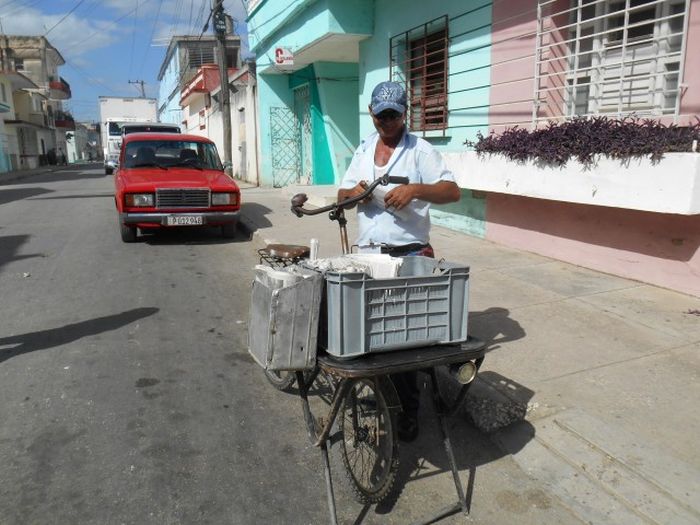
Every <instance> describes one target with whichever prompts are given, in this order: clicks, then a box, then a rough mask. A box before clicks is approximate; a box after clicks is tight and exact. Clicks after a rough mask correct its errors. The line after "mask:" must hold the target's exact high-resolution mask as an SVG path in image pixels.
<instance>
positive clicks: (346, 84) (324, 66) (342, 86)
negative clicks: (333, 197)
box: [314, 62, 360, 184]
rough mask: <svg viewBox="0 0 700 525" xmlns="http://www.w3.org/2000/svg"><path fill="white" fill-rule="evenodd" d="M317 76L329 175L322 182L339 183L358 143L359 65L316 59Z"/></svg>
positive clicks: (321, 124) (321, 122)
mask: <svg viewBox="0 0 700 525" xmlns="http://www.w3.org/2000/svg"><path fill="white" fill-rule="evenodd" d="M314 68H315V71H316V75H317V77H318V80H317V83H318V95H319V102H320V108H321V109H322V110H323V111H322V112H321V113H320V114H319V117H320V122H319V124H320V125H319V128H321V126H322V129H323V136H322V137H321V138H320V140H323V141H324V142H325V143H326V144H327V147H328V151H329V156H330V163H331V165H332V167H333V173H332V174H331V177H328V178H326V179H324V184H338V183H340V180H341V179H342V178H343V175H344V174H345V170H346V169H347V167H348V166H349V165H350V161H351V160H352V155H353V153H354V152H355V148H357V145H358V144H359V142H360V123H359V120H358V118H357V108H356V107H355V101H356V100H357V97H358V71H359V68H358V65H357V64H347V63H345V64H343V63H333V62H317V63H316V64H315V65H314Z"/></svg>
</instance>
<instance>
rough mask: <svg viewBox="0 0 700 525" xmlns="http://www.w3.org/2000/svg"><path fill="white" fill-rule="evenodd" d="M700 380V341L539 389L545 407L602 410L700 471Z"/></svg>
mask: <svg viewBox="0 0 700 525" xmlns="http://www.w3.org/2000/svg"><path fill="white" fill-rule="evenodd" d="M698 379H700V344H699V343H696V344H692V345H687V346H684V347H681V348H676V349H672V350H664V351H660V352H658V353H655V354H652V355H648V356H643V357H640V358H638V359H631V360H627V361H624V362H621V363H615V364H611V365H609V366H605V367H600V368H595V369H591V370H587V371H585V372H582V373H580V374H577V375H576V376H575V377H572V376H568V377H562V378H559V379H555V380H552V381H547V382H544V383H538V384H536V385H535V386H533V388H534V389H535V390H537V395H536V398H537V401H538V403H539V405H540V406H542V407H543V408H545V410H546V407H547V406H552V405H556V406H559V407H561V406H566V407H576V408H578V409H581V410H585V411H586V412H587V413H588V414H591V415H593V414H596V415H597V417H599V418H603V419H605V420H606V422H607V423H606V424H607V425H614V426H615V427H618V428H621V429H624V430H625V432H626V433H627V435H628V436H629V437H630V443H631V442H632V441H634V442H635V443H638V444H639V445H640V446H641V444H645V446H648V447H653V446H655V447H657V448H658V450H659V451H664V450H665V451H666V452H667V453H669V454H671V455H673V456H674V457H677V458H679V459H680V460H682V461H684V462H686V463H687V464H688V465H692V466H693V468H695V469H697V470H698V471H700V456H698V455H697V436H698V435H700V411H698V410H697V400H698V399H700V381H699V380H698ZM539 411H540V409H539V407H538V408H536V409H535V410H534V411H533V412H532V413H531V414H530V416H531V417H532V418H533V420H534V419H536V418H537V417H539V414H538V412H539ZM589 430H590V431H591V432H592V431H596V432H598V431H599V430H600V429H595V428H591V429H589ZM632 437H633V438H634V440H632V439H631V438H632ZM603 444H604V443H603ZM609 446H612V444H610V445H609ZM616 446H617V445H616Z"/></svg>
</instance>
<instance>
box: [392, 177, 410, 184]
mask: <svg viewBox="0 0 700 525" xmlns="http://www.w3.org/2000/svg"><path fill="white" fill-rule="evenodd" d="M388 179H389V181H388V182H389V184H408V177H399V176H395V175H389V177H388Z"/></svg>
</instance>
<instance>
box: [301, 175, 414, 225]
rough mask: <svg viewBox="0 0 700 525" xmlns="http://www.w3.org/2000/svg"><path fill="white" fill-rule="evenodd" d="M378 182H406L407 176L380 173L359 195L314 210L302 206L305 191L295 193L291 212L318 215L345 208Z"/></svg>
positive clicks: (367, 193) (385, 183) (368, 194)
mask: <svg viewBox="0 0 700 525" xmlns="http://www.w3.org/2000/svg"><path fill="white" fill-rule="evenodd" d="M380 184H381V185H382V186H386V185H387V184H408V177H398V176H395V175H388V174H387V175H382V176H381V177H379V178H378V179H376V180H375V181H373V182H372V184H370V185H369V186H367V189H366V190H365V191H363V192H362V193H361V194H360V195H357V196H355V197H350V198H349V199H345V200H344V201H343V202H336V203H333V204H329V205H328V206H323V207H322V208H316V209H315V210H308V209H305V208H304V203H305V202H306V201H307V200H308V197H307V196H306V193H297V194H296V195H295V196H294V197H292V213H293V214H294V215H296V216H297V217H303V216H304V215H318V214H319V213H325V212H327V211H336V210H343V209H347V208H349V207H350V206H352V205H354V204H356V203H358V202H360V201H361V200H364V199H366V198H367V197H369V196H370V195H371V194H372V192H373V191H374V189H375V188H376V187H377V186H379V185H380Z"/></svg>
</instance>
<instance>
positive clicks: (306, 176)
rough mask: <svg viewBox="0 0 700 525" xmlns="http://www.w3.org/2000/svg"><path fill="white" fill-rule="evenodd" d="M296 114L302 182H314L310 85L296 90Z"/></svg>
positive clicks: (300, 178) (300, 179) (300, 177)
mask: <svg viewBox="0 0 700 525" xmlns="http://www.w3.org/2000/svg"><path fill="white" fill-rule="evenodd" d="M294 114H295V115H296V120H297V125H298V126H299V148H300V150H299V162H300V167H301V173H300V174H299V183H300V184H312V183H313V165H314V164H313V145H312V135H311V96H310V91H309V85H308V84H307V85H305V86H302V87H299V88H297V89H295V90H294Z"/></svg>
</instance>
